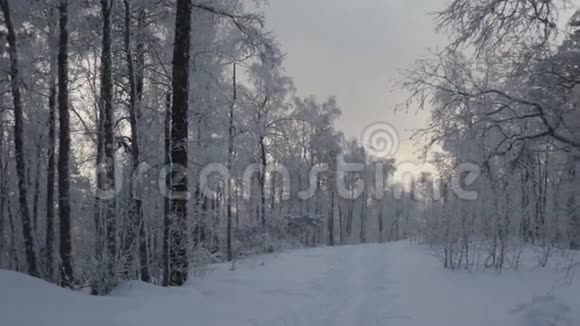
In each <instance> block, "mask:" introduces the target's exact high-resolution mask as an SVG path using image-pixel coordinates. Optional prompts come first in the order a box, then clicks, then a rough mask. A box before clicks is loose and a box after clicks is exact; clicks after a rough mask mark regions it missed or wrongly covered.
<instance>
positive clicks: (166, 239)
mask: <svg viewBox="0 0 580 326" xmlns="http://www.w3.org/2000/svg"><path fill="white" fill-rule="evenodd" d="M164 124H165V126H164V127H165V128H164V131H165V165H166V167H168V166H170V165H171V93H170V92H168V93H167V97H166V99H165V122H164ZM166 186H169V182H168V180H166ZM163 206H164V207H163V255H162V257H161V260H162V264H163V280H162V282H161V284H162V285H163V286H165V287H167V286H169V271H170V270H171V266H170V261H171V259H170V258H169V251H170V250H169V247H170V242H171V232H170V230H171V200H170V199H169V194H165V195H164V198H163Z"/></svg>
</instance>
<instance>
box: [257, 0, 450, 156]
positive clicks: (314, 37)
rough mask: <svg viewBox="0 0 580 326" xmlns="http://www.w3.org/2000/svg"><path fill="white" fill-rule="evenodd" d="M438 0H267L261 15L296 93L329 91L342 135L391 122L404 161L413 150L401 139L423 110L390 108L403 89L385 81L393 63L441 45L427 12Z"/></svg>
mask: <svg viewBox="0 0 580 326" xmlns="http://www.w3.org/2000/svg"><path fill="white" fill-rule="evenodd" d="M446 2H447V1H445V0H270V6H269V7H267V8H266V18H267V22H268V25H269V27H270V29H272V30H273V31H274V33H275V34H276V35H277V37H278V42H279V43H280V44H281V46H282V49H283V50H284V52H285V53H286V54H287V58H286V65H285V66H286V71H287V73H288V75H290V76H291V77H293V78H294V80H295V83H296V87H297V89H298V93H299V95H301V96H308V95H316V96H318V97H320V98H324V97H327V96H331V95H336V97H337V98H338V102H339V104H340V106H341V108H342V111H343V115H342V117H341V119H340V121H339V123H338V128H339V129H340V130H341V131H343V132H344V133H345V134H346V135H347V136H349V137H357V138H358V137H359V136H360V134H361V132H362V131H363V130H364V128H365V126H368V125H369V124H371V123H373V122H376V121H386V122H390V123H392V124H393V125H394V126H395V127H396V128H397V129H398V131H399V133H400V135H401V138H402V144H401V148H400V150H399V154H398V155H397V160H399V161H405V160H412V159H414V158H415V156H416V155H415V154H414V152H415V151H416V150H414V148H413V143H412V142H411V141H410V140H408V138H409V136H410V135H411V134H412V132H411V130H413V129H417V128H421V127H423V126H424V125H425V118H426V116H427V113H422V114H418V115H415V114H409V115H405V114H402V113H395V112H394V108H395V105H396V104H398V103H400V102H401V101H403V100H404V99H405V93H403V92H402V91H400V90H397V89H396V88H395V87H394V86H393V84H394V83H395V82H396V81H398V80H400V78H401V75H400V73H399V70H400V69H402V68H405V67H409V66H410V65H412V64H413V62H414V61H415V60H416V59H417V58H419V57H420V56H422V55H426V54H427V49H428V48H433V47H435V46H436V45H437V44H441V42H440V41H437V39H438V37H437V36H436V35H435V33H434V31H433V27H434V24H433V19H432V17H431V16H429V15H428V13H430V12H433V11H435V10H438V9H441V8H442V7H443V6H444V5H445V3H446ZM439 39H440V37H439ZM415 149H416V148H415Z"/></svg>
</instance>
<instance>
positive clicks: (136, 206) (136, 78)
mask: <svg viewBox="0 0 580 326" xmlns="http://www.w3.org/2000/svg"><path fill="white" fill-rule="evenodd" d="M123 3H124V5H125V40H124V41H125V55H126V61H127V70H128V74H129V76H128V77H129V120H130V122H131V154H132V158H133V173H138V169H139V165H140V164H141V158H140V148H139V130H138V121H139V116H140V112H139V106H140V103H141V99H142V92H143V73H142V69H143V67H142V65H139V63H141V62H142V60H137V64H138V66H137V69H135V64H134V58H133V51H132V45H131V38H132V33H131V1H130V0H124V1H123ZM139 17H140V19H139V20H140V21H141V20H142V19H141V17H142V14H141V13H140V15H139ZM139 44H141V43H139ZM137 52H138V53H137V57H141V56H142V52H143V46H138V47H137ZM136 181H137V180H134V178H131V181H130V182H131V203H130V205H131V206H130V212H129V221H130V223H128V224H129V225H128V227H127V229H126V231H125V232H126V234H125V238H126V244H125V245H124V247H125V248H124V249H125V255H126V257H127V260H128V263H127V266H131V265H132V262H133V260H134V249H133V244H134V243H136V240H135V239H136V238H138V239H139V241H138V244H139V260H140V267H141V268H140V274H141V275H140V276H141V280H142V281H144V282H149V281H150V273H149V267H148V264H149V257H148V251H147V239H146V234H145V223H144V220H143V202H142V198H141V195H140V194H138V193H137V189H136V187H137V185H136V184H135V183H136ZM136 232H139V235H138V237H137V236H136V234H135V233H136Z"/></svg>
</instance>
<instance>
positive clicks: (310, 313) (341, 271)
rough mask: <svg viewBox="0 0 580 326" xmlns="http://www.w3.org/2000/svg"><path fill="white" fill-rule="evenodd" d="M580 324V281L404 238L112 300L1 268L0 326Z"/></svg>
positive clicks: (218, 271) (219, 272) (226, 271)
mask: <svg viewBox="0 0 580 326" xmlns="http://www.w3.org/2000/svg"><path fill="white" fill-rule="evenodd" d="M41 325H42V326H52V325H55V326H133V325H135V326H159V325H163V326H164V325H167V326H169V325H170V326H181V325H184V326H185V325H187V326H193V325H204V326H207V325H209V326H211V325H215V326H222V325H223V326H231V325H259V326H262V325H263V326H276V325H283V326H293V325H298V326H299V325H310V326H327V325H328V326H331V325H332V326H335V325H338V326H341V325H344V326H347V325H348V326H378V325H389V326H399V325H400V326H466V325H469V326H491V325H494V326H495V325H498V326H511V325H513V326H548V325H557V326H578V325H580V280H575V281H574V280H571V279H567V280H565V278H564V275H563V274H562V273H560V272H556V271H554V270H552V271H550V270H539V269H530V270H521V271H518V272H505V273H503V274H501V275H499V274H496V273H491V272H485V273H468V272H460V271H459V272H458V271H455V272H453V271H447V270H444V269H442V268H441V266H440V264H439V263H438V262H437V261H436V260H435V259H434V258H433V257H431V255H430V254H429V252H427V251H426V250H425V249H422V248H420V247H411V246H410V245H409V244H408V243H406V242H399V243H394V244H384V245H364V246H349V247H337V248H320V249H311V250H299V251H291V252H286V253H283V254H279V255H271V256H263V257H254V258H250V259H247V260H244V261H242V262H238V263H237V266H236V270H235V271H233V272H232V271H230V265H228V264H222V265H216V266H212V267H211V271H210V272H209V273H208V274H207V275H206V277H205V278H203V279H194V280H193V281H191V282H190V284H188V285H187V286H185V287H182V288H171V289H164V288H159V287H155V286H152V285H147V284H143V283H140V282H130V283H126V284H124V285H122V286H121V287H119V288H118V289H116V290H115V291H114V293H113V294H112V295H111V296H109V297H99V298H97V297H90V296H87V295H84V294H80V293H72V292H69V291H67V290H63V289H59V288H57V287H55V286H52V285H50V284H48V283H45V282H42V281H39V280H36V279H33V278H30V277H28V276H24V275H22V274H18V273H14V272H7V271H0V326H41Z"/></svg>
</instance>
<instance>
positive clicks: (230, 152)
mask: <svg viewBox="0 0 580 326" xmlns="http://www.w3.org/2000/svg"><path fill="white" fill-rule="evenodd" d="M236 82H237V81H236V64H235V63H234V71H233V88H234V89H233V98H232V105H231V106H230V114H229V126H228V170H229V171H230V173H232V160H233V156H234V109H235V107H236V100H237V85H236ZM227 183H228V184H227V187H226V190H227V193H226V199H227V201H228V203H227V221H226V256H227V260H228V261H232V260H233V253H232V176H229V177H228V180H227Z"/></svg>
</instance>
